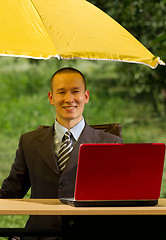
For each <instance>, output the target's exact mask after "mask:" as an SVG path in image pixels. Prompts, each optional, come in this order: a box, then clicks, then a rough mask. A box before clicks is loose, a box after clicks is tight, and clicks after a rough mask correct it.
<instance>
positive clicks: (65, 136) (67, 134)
mask: <svg viewBox="0 0 166 240" xmlns="http://www.w3.org/2000/svg"><path fill="white" fill-rule="evenodd" d="M70 138H71V132H70V131H68V132H65V134H64V140H66V139H70Z"/></svg>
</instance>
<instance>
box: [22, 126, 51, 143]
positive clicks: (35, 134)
mask: <svg viewBox="0 0 166 240" xmlns="http://www.w3.org/2000/svg"><path fill="white" fill-rule="evenodd" d="M49 133H52V135H53V126H51V127H47V128H38V129H36V130H33V131H30V132H27V133H24V134H23V135H22V136H21V138H23V139H26V140H28V139H29V140H32V139H37V138H43V137H44V136H45V135H47V134H49Z"/></svg>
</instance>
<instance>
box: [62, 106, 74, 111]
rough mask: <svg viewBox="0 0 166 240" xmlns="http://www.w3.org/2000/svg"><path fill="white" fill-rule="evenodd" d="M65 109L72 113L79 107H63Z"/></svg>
mask: <svg viewBox="0 0 166 240" xmlns="http://www.w3.org/2000/svg"><path fill="white" fill-rule="evenodd" d="M63 108H64V109H65V110H67V111H72V110H74V109H76V108H77V106H63Z"/></svg>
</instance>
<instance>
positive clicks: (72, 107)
mask: <svg viewBox="0 0 166 240" xmlns="http://www.w3.org/2000/svg"><path fill="white" fill-rule="evenodd" d="M65 108H67V109H74V108H75V107H65Z"/></svg>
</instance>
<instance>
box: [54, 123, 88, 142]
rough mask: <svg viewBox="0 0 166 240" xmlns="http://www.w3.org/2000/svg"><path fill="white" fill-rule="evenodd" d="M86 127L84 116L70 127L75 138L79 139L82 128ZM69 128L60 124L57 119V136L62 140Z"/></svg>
mask: <svg viewBox="0 0 166 240" xmlns="http://www.w3.org/2000/svg"><path fill="white" fill-rule="evenodd" d="M84 127H85V120H84V118H83V119H82V120H81V121H80V122H79V123H77V124H76V125H75V126H74V127H73V128H71V129H70V132H71V133H72V135H73V137H74V139H75V140H76V141H77V140H78V138H79V136H80V134H81V132H82V130H83V129H84ZM67 131H68V129H67V128H65V127H63V126H62V125H61V124H59V123H58V122H57V121H56V120H55V132H56V136H57V138H58V139H59V140H60V141H62V138H63V136H64V134H65V132H67Z"/></svg>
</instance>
